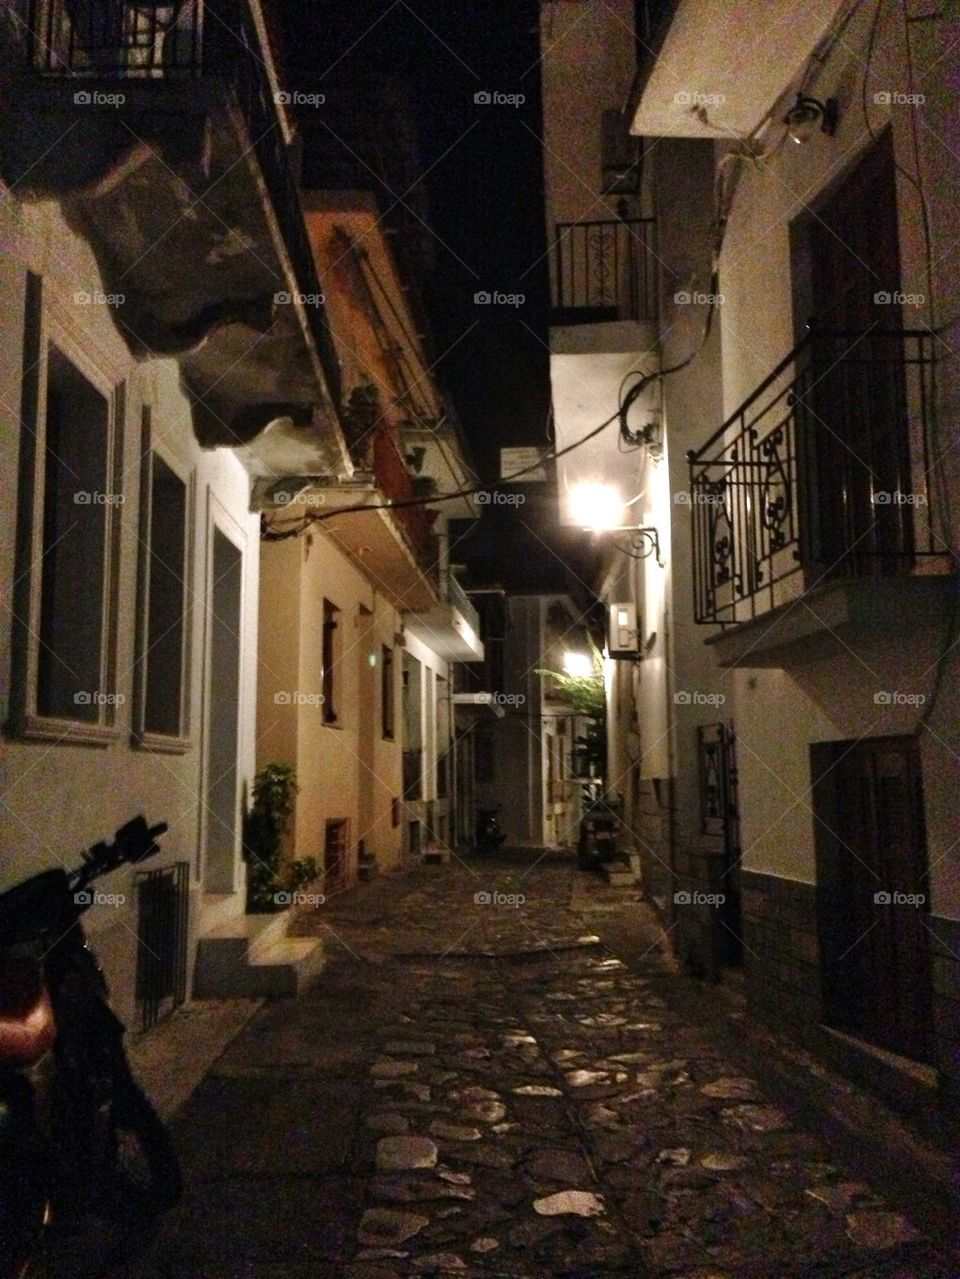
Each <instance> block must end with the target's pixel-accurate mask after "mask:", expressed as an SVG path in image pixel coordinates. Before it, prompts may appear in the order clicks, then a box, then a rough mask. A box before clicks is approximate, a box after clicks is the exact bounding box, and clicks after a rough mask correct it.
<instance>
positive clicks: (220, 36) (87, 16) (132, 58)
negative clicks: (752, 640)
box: [18, 0, 340, 403]
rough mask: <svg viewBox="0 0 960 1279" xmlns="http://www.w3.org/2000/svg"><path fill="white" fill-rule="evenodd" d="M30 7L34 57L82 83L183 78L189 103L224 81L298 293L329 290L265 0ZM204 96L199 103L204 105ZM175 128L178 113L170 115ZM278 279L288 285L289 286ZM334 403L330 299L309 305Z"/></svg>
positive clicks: (83, 0)
mask: <svg viewBox="0 0 960 1279" xmlns="http://www.w3.org/2000/svg"><path fill="white" fill-rule="evenodd" d="M18 2H19V3H20V4H21V5H23V7H24V9H25V12H26V15H27V16H26V23H25V25H26V31H27V35H26V46H25V47H26V54H27V64H28V66H29V67H31V68H32V69H33V70H34V71H37V72H39V73H40V74H41V75H44V76H49V77H51V78H56V79H64V80H69V81H70V84H71V87H76V83H77V80H78V79H79V81H80V82H81V83H83V82H84V81H85V80H87V79H90V78H94V79H102V80H114V79H128V80H132V81H136V82H137V84H138V85H141V86H142V88H143V92H147V91H148V90H149V86H150V85H151V84H155V85H158V86H160V85H163V84H169V83H170V82H174V83H177V84H179V85H180V87H181V92H182V95H183V106H184V108H188V107H189V105H190V97H189V94H190V92H191V90H190V88H189V85H188V84H186V83H184V82H185V81H190V80H199V79H202V78H209V79H210V80H211V81H222V82H223V83H224V85H225V86H226V87H227V90H228V92H231V93H232V96H233V98H234V100H235V101H236V103H237V105H238V106H239V108H240V112H241V113H242V115H243V118H244V122H245V124H246V130H247V133H248V134H249V139H250V141H249V146H250V147H251V148H252V150H253V151H254V153H255V155H256V158H257V161H258V162H259V165H260V169H261V172H262V174H263V180H264V183H265V185H266V189H267V192H268V194H269V198H270V203H271V205H272V211H273V215H274V217H275V218H276V222H277V224H278V227H279V230H280V232H281V235H282V237H283V240H284V244H285V246H286V251H287V253H288V255H289V258H290V261H291V264H292V267H293V270H294V273H295V275H296V279H297V282H298V287H299V290H300V292H301V293H302V294H303V295H305V296H311V297H314V296H321V295H322V293H323V290H322V288H321V286H320V281H319V279H318V276H317V269H316V264H315V262H314V258H313V253H312V250H311V248H310V241H309V238H308V236H307V230H306V226H305V224H304V220H303V211H302V207H301V203H300V193H299V189H298V186H297V182H296V178H295V176H294V172H293V169H292V167H291V164H290V158H289V154H288V148H289V141H290V136H291V127H290V122H289V118H288V116H287V105H286V104H287V103H288V102H289V100H290V95H289V94H286V93H284V92H283V91H282V90H281V89H280V87H279V84H278V82H277V79H276V75H275V72H274V69H273V61H272V57H271V55H270V51H269V49H268V48H267V47H266V44H265V37H264V31H265V28H264V23H263V14H262V12H261V9H260V4H259V0H166V3H164V2H162V0H139V2H138V3H131V2H130V0H18ZM203 105H204V97H203V95H198V97H197V106H198V109H202V107H203ZM170 119H171V124H170V127H171V129H175V128H176V127H177V117H176V115H175V114H174V115H172V116H171V117H170ZM279 287H283V286H282V284H280V285H279ZM304 315H305V322H306V324H307V325H308V326H309V328H310V331H311V337H312V339H313V341H314V343H315V346H316V349H317V351H318V352H319V355H320V358H321V361H322V364H323V370H324V375H325V378H326V381H327V384H328V387H329V390H330V394H331V397H332V399H333V401H334V403H339V402H340V363H339V360H338V358H337V354H336V348H335V346H334V344H333V339H332V337H331V335H330V331H329V328H328V325H327V323H326V312H325V310H324V308H323V306H308V307H305V308H304Z"/></svg>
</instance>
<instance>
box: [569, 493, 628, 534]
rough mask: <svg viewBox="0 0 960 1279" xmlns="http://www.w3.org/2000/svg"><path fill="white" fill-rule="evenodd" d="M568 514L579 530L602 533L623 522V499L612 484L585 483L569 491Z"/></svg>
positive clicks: (617, 526)
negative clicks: (579, 527)
mask: <svg viewBox="0 0 960 1279" xmlns="http://www.w3.org/2000/svg"><path fill="white" fill-rule="evenodd" d="M570 514H571V515H572V517H573V520H574V522H575V523H576V524H579V525H580V526H581V528H586V529H593V530H594V531H595V532H603V531H608V532H609V530H611V529H615V528H619V526H620V525H621V523H622V522H623V518H622V517H623V498H622V497H621V496H620V490H619V489H618V488H617V487H616V485H614V484H600V483H596V482H586V483H583V484H577V485H576V486H575V487H574V488H573V489H571V491H570Z"/></svg>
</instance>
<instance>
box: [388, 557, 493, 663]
mask: <svg viewBox="0 0 960 1279" xmlns="http://www.w3.org/2000/svg"><path fill="white" fill-rule="evenodd" d="M441 585H442V590H443V592H444V594H443V598H442V599H441V600H440V601H439V602H438V603H437V604H435V605H434V606H433V607H432V608H430V609H428V610H426V611H425V612H411V613H406V614H405V615H404V619H403V624H404V626H405V627H406V629H407V630H408V631H409V632H410V633H411V635H414V636H415V637H416V638H417V639H418V640H420V641H421V642H422V643H424V644H426V645H427V646H428V647H429V648H432V649H433V651H434V652H435V653H436V654H437V655H438V656H439V657H442V658H443V659H444V660H445V661H448V662H482V661H483V641H482V640H481V639H480V618H479V616H478V614H477V610H476V609H475V608H474V607H473V604H471V602H470V599H469V596H468V595H467V593H466V592H465V591H464V589H463V587H462V586H461V585H460V583H459V582H458V581H457V579H456V578H455V577H454V575H453V573H451V572H450V571H449V570H448V571H447V573H446V576H445V578H443V579H442V583H441Z"/></svg>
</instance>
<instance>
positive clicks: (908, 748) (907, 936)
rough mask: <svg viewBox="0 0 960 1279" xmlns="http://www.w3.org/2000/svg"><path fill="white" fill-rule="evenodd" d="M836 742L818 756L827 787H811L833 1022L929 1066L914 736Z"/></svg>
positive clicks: (922, 847)
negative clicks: (817, 842) (823, 753)
mask: <svg viewBox="0 0 960 1279" xmlns="http://www.w3.org/2000/svg"><path fill="white" fill-rule="evenodd" d="M831 745H832V747H833V749H832V751H830V752H828V754H827V756H826V757H825V758H824V757H822V758H824V764H825V767H824V768H823V769H822V770H821V771H822V772H823V773H824V774H825V776H826V778H827V779H828V784H827V786H826V789H825V788H824V787H823V786H822V785H821V786H820V787H817V786H815V788H814V803H815V812H816V815H817V818H818V826H819V828H820V838H819V843H820V850H819V853H818V875H817V878H818V884H817V900H818V916H819V924H820V940H821V949H822V964H823V972H824V994H825V1002H826V1017H827V1021H828V1023H829V1024H830V1025H833V1026H835V1027H837V1029H840V1030H846V1031H849V1032H850V1033H852V1034H855V1035H858V1036H859V1037H860V1038H863V1039H866V1040H868V1041H869V1042H871V1043H875V1044H878V1045H879V1046H880V1047H883V1048H889V1049H890V1050H891V1051H893V1052H897V1053H901V1054H903V1055H904V1056H907V1057H911V1058H914V1059H916V1060H919V1061H927V1062H930V1061H932V1060H933V1042H932V1008H931V994H930V963H929V950H928V937H929V934H928V931H927V928H926V927H925V924H926V919H927V915H928V912H929V885H928V877H927V853H926V841H925V834H924V824H923V795H922V785H921V776H920V759H919V750H918V747H917V743H916V741H915V740H914V739H913V738H912V737H911V738H878V739H874V740H866V741H863V742H859V743H851V742H840V743H833V744H831ZM831 756H832V759H831ZM825 795H826V796H828V797H827V800H826V803H825V802H824V799H825ZM818 797H819V798H818Z"/></svg>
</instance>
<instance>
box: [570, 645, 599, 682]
mask: <svg viewBox="0 0 960 1279" xmlns="http://www.w3.org/2000/svg"><path fill="white" fill-rule="evenodd" d="M563 669H564V672H565V674H567V675H570V676H571V677H572V678H573V679H589V677H590V676H591V675H592V674H593V658H592V657H591V656H590V654H589V653H575V652H574V651H573V650H572V649H567V651H566V652H565V653H564V655H563Z"/></svg>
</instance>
